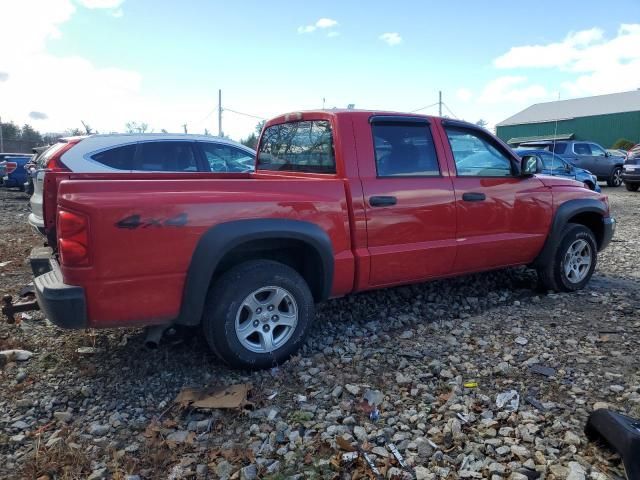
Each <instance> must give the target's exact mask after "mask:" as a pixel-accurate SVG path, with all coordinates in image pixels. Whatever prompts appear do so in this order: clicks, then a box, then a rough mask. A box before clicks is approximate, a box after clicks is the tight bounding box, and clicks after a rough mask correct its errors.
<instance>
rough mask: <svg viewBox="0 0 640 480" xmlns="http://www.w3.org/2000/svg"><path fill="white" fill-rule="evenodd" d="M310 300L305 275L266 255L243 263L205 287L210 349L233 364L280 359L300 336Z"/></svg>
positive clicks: (264, 363) (244, 365)
mask: <svg viewBox="0 0 640 480" xmlns="http://www.w3.org/2000/svg"><path fill="white" fill-rule="evenodd" d="M313 315H314V302H313V296H312V295H311V291H310V290H309V287H308V286H307V283H306V282H305V280H304V278H302V276H301V275H300V274H299V273H298V272H296V271H295V270H294V269H293V268H291V267H289V266H287V265H284V264H282V263H279V262H274V261H271V260H255V261H249V262H246V263H242V264H240V265H238V266H236V267H233V268H232V269H231V270H229V271H227V272H226V273H224V274H223V275H222V276H221V277H220V278H219V279H218V280H217V281H216V282H215V284H214V285H213V287H212V288H211V289H210V291H209V294H208V295H207V301H206V304H205V312H204V315H203V318H202V327H203V329H204V334H205V338H206V339H207V343H208V344H209V346H210V347H211V349H212V350H213V351H214V352H215V353H216V354H217V355H218V356H219V357H220V358H221V359H222V360H223V361H224V362H226V363H228V364H229V365H230V366H232V367H236V368H249V369H261V368H269V367H272V366H275V365H278V364H281V363H283V362H284V361H285V360H287V359H288V358H289V357H290V356H291V355H293V354H294V353H295V352H297V351H298V349H299V348H300V347H301V346H302V343H303V342H304V339H305V336H306V333H307V330H308V328H309V326H310V324H311V321H312V319H313Z"/></svg>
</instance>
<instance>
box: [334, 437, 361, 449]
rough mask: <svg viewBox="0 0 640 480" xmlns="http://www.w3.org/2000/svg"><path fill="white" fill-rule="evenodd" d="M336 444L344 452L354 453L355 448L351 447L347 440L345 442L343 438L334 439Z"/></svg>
mask: <svg viewBox="0 0 640 480" xmlns="http://www.w3.org/2000/svg"><path fill="white" fill-rule="evenodd" d="M336 443H337V444H338V446H339V447H340V448H341V449H342V450H344V451H346V452H355V451H356V448H355V447H354V446H353V445H351V443H349V441H348V440H345V439H344V438H343V437H336Z"/></svg>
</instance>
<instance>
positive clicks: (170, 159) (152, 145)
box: [134, 141, 198, 172]
mask: <svg viewBox="0 0 640 480" xmlns="http://www.w3.org/2000/svg"><path fill="white" fill-rule="evenodd" d="M135 167H136V168H134V170H142V171H148V172H197V171H198V162H197V160H196V155H195V153H194V149H193V145H192V142H180V141H167V142H164V141H161V142H143V143H139V144H138V153H137V155H136V161H135Z"/></svg>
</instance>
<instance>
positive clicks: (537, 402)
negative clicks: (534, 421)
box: [524, 395, 546, 412]
mask: <svg viewBox="0 0 640 480" xmlns="http://www.w3.org/2000/svg"><path fill="white" fill-rule="evenodd" d="M524 401H525V402H527V403H528V404H529V405H532V406H533V407H534V408H537V409H538V410H540V411H541V412H544V411H545V410H546V408H544V405H542V402H541V401H540V400H538V399H536V398H535V397H533V396H531V395H527V396H526V397H525V399H524Z"/></svg>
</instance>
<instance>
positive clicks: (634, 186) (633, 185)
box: [624, 183, 640, 192]
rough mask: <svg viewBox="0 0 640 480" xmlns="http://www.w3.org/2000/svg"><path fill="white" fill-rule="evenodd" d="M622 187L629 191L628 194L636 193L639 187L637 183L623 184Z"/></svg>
mask: <svg viewBox="0 0 640 480" xmlns="http://www.w3.org/2000/svg"><path fill="white" fill-rule="evenodd" d="M624 187H625V188H626V189H627V190H629V191H630V192H637V191H638V187H640V184H638V183H625V184H624Z"/></svg>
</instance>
